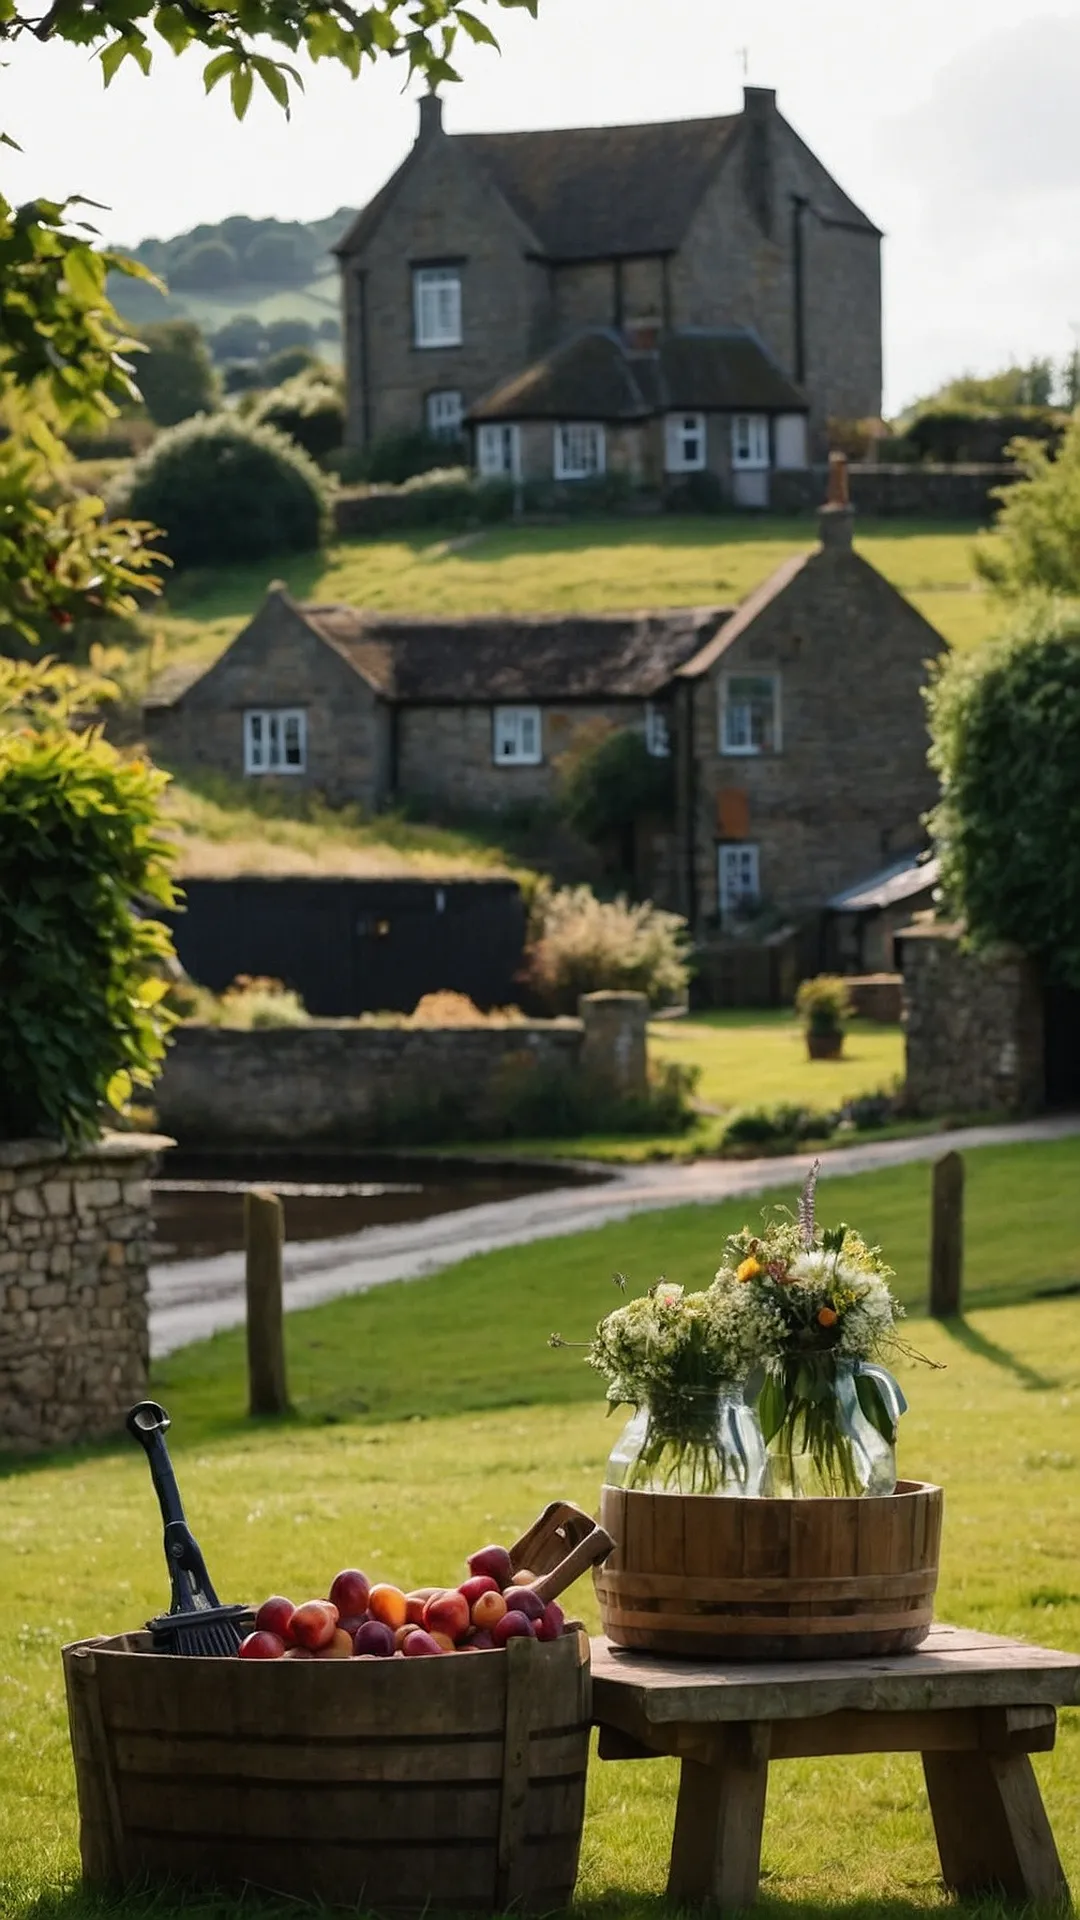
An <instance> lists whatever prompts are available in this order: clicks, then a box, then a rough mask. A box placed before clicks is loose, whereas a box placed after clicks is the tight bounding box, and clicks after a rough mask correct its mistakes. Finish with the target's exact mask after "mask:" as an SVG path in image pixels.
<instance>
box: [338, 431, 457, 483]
mask: <svg viewBox="0 0 1080 1920" xmlns="http://www.w3.org/2000/svg"><path fill="white" fill-rule="evenodd" d="M464 462H465V449H464V446H463V445H462V443H461V442H460V441H457V440H443V439H438V438H436V437H435V435H433V434H430V433H393V434H384V435H383V436H382V438H381V439H379V440H373V441H372V443H371V445H370V447H365V448H362V449H357V450H356V452H355V454H354V456H353V460H352V462H351V464H350V471H349V474H348V476H346V475H345V474H343V475H342V478H343V479H344V478H346V477H348V478H349V479H351V480H369V481H370V482H371V483H372V485H373V486H391V487H400V486H403V485H404V483H405V482H406V480H415V479H416V478H417V476H418V475H419V474H422V473H431V472H433V471H434V470H435V469H436V468H438V469H441V470H444V471H445V470H446V469H447V468H451V467H463V466H464ZM465 477H466V478H467V477H468V476H467V475H465Z"/></svg>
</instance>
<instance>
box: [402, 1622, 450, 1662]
mask: <svg viewBox="0 0 1080 1920" xmlns="http://www.w3.org/2000/svg"><path fill="white" fill-rule="evenodd" d="M401 1651H402V1653H403V1654H404V1655H405V1658H406V1660H416V1659H420V1658H422V1657H423V1656H424V1655H425V1654H428V1653H437V1654H439V1655H440V1656H441V1654H442V1648H441V1647H440V1645H439V1643H438V1641H437V1640H433V1639H432V1637H431V1635H430V1633H425V1632H424V1629H423V1627H417V1629H416V1631H415V1632H414V1633H410V1635H409V1637H408V1639H407V1640H406V1642H405V1645H404V1646H403V1647H402V1649H401Z"/></svg>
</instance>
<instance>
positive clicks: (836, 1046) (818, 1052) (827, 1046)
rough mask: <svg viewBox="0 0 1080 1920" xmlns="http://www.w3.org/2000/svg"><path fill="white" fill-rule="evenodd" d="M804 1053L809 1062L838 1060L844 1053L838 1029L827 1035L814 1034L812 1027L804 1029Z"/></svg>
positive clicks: (842, 1041) (842, 1040) (841, 1037)
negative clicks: (807, 1055) (806, 1054)
mask: <svg viewBox="0 0 1080 1920" xmlns="http://www.w3.org/2000/svg"><path fill="white" fill-rule="evenodd" d="M806 1051H807V1053H808V1054H809V1055H810V1058H811V1060H839V1058H840V1055H841V1054H842V1053H843V1051H844V1036H843V1034H842V1032H841V1031H840V1028H839V1027H836V1028H834V1029H832V1030H830V1031H829V1032H828V1033H815V1032H814V1030H813V1028H812V1027H807V1029H806Z"/></svg>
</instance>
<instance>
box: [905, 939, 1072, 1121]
mask: <svg viewBox="0 0 1080 1920" xmlns="http://www.w3.org/2000/svg"><path fill="white" fill-rule="evenodd" d="M899 946H900V954H901V964H902V966H903V972H904V1024H905V1027H906V1030H907V1031H906V1053H907V1070H906V1085H905V1090H904V1101H905V1105H906V1106H907V1107H908V1108H909V1109H910V1111H911V1112H912V1113H916V1114H938V1113H954V1114H955V1113H1031V1112H1036V1111H1038V1110H1039V1109H1040V1108H1041V1107H1042V1106H1043V1105H1044V1104H1045V1062H1044V1051H1043V1003H1042V992H1041V988H1040V984H1039V978H1038V974H1037V971H1036V969H1035V967H1034V965H1033V963H1032V962H1031V961H1030V960H1028V959H1026V958H1025V957H1024V956H1023V955H1022V954H1018V953H1012V952H1005V953H1002V954H1000V955H998V956H996V957H994V958H992V959H990V958H987V959H984V958H981V957H979V956H977V955H975V954H972V953H967V952H965V951H964V949H963V947H962V946H961V944H960V940H959V936H958V932H957V929H956V928H955V927H938V926H925V927H924V926H915V927H908V928H906V929H905V931H904V933H903V934H902V935H901V937H900V942H899Z"/></svg>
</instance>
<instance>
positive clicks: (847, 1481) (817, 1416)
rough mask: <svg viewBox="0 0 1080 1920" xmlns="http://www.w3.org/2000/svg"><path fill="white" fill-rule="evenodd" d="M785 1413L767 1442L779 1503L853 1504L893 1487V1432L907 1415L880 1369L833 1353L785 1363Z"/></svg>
mask: <svg viewBox="0 0 1080 1920" xmlns="http://www.w3.org/2000/svg"><path fill="white" fill-rule="evenodd" d="M780 1391H781V1392H782V1394H783V1397H784V1400H785V1403H786V1405H785V1411H784V1416H783V1420H782V1422H781V1424H780V1427H779V1430H778V1431H777V1432H776V1433H774V1434H773V1436H772V1438H771V1439H770V1441H769V1443H768V1456H769V1478H770V1483H771V1485H770V1491H771V1492H772V1493H773V1495H774V1496H775V1497H777V1498H778V1499H812V1498H815V1497H816V1498H820V1497H823V1496H824V1497H829V1496H832V1497H840V1498H847V1499H851V1498H853V1497H854V1498H858V1497H860V1496H861V1495H864V1494H874V1495H877V1494H886V1493H892V1492H893V1491H894V1490H895V1487H896V1429H897V1424H898V1422H899V1419H900V1415H901V1414H902V1413H904V1412H905V1411H906V1409H907V1401H906V1400H905V1399H904V1396H903V1393H902V1392H901V1390H900V1387H899V1386H898V1384H897V1382H896V1381H895V1380H894V1379H893V1377H892V1375H891V1373H887V1372H886V1371H885V1368H884V1367H878V1366H873V1365H871V1364H870V1362H869V1361H866V1360H849V1359H846V1358H844V1357H843V1356H842V1355H839V1354H814V1355H811V1356H807V1357H802V1358H800V1359H797V1360H796V1359H794V1358H793V1359H792V1360H791V1362H790V1363H789V1364H788V1367H787V1369H786V1372H785V1376H784V1379H783V1382H782V1385H781V1386H780Z"/></svg>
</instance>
